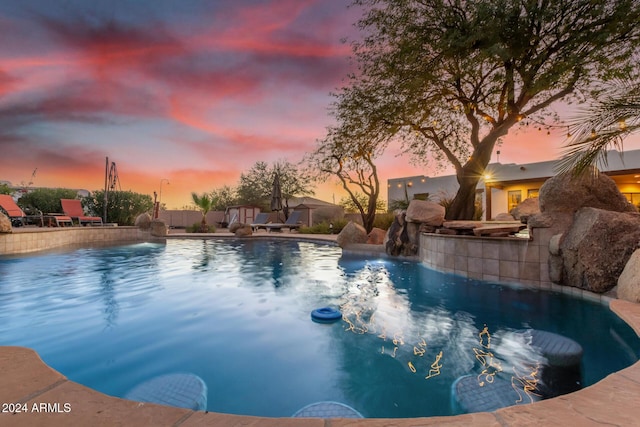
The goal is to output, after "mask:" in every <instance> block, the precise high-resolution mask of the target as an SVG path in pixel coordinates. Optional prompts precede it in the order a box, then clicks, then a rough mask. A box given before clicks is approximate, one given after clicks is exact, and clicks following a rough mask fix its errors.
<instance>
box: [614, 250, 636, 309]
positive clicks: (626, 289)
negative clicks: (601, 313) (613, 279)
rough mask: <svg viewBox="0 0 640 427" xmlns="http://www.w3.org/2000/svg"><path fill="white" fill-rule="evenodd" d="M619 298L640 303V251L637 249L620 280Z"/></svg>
mask: <svg viewBox="0 0 640 427" xmlns="http://www.w3.org/2000/svg"><path fill="white" fill-rule="evenodd" d="M617 290H618V298H620V299H624V300H627V301H631V302H634V303H638V302H640V249H636V250H635V251H634V252H633V254H631V258H629V261H627V264H626V265H625V267H624V269H623V270H622V274H620V277H619V278H618V289H617Z"/></svg>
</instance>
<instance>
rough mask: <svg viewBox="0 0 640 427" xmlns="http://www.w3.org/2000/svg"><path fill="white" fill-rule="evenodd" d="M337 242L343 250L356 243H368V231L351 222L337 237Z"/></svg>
mask: <svg viewBox="0 0 640 427" xmlns="http://www.w3.org/2000/svg"><path fill="white" fill-rule="evenodd" d="M336 242H337V243H338V246H340V247H341V248H344V247H345V246H348V245H350V244H354V243H366V242H367V231H366V230H365V229H364V227H363V226H361V225H360V224H358V223H355V222H353V221H349V223H348V224H347V225H345V226H344V228H343V229H342V231H341V232H340V234H338V237H336Z"/></svg>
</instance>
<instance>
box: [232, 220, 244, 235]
mask: <svg viewBox="0 0 640 427" xmlns="http://www.w3.org/2000/svg"><path fill="white" fill-rule="evenodd" d="M246 226H247V224H243V223H241V222H234V223H233V224H231V225H230V226H229V233H235V232H236V231H237V230H238V229H239V228H242V227H246Z"/></svg>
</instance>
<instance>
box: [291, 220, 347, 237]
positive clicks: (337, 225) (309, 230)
mask: <svg viewBox="0 0 640 427" xmlns="http://www.w3.org/2000/svg"><path fill="white" fill-rule="evenodd" d="M330 224H333V228H332V227H330ZM347 224H348V221H347V220H346V219H336V220H335V221H332V222H329V221H322V222H320V223H318V224H314V225H312V226H311V227H300V233H303V234H338V233H340V232H341V231H342V229H343V228H344V227H345V226H346V225H347Z"/></svg>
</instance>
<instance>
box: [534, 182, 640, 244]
mask: <svg viewBox="0 0 640 427" xmlns="http://www.w3.org/2000/svg"><path fill="white" fill-rule="evenodd" d="M538 202H539V205H540V213H539V214H534V215H532V216H530V217H529V219H528V221H527V224H528V225H529V228H551V229H552V230H553V232H554V233H565V232H566V231H567V230H568V229H569V228H570V227H571V224H572V223H573V217H574V214H575V213H576V212H577V211H578V209H581V208H584V207H591V208H597V209H603V210H607V211H614V212H637V209H636V207H635V206H634V205H632V204H631V203H629V202H628V201H627V198H626V197H624V196H623V195H622V193H620V190H618V187H617V186H616V183H615V182H614V181H613V180H612V179H611V178H609V177H608V176H607V175H604V174H602V173H599V172H597V171H595V172H594V173H586V174H584V175H581V176H579V177H573V176H572V175H570V174H561V175H556V176H554V177H552V178H549V179H548V180H547V181H545V183H544V184H543V185H542V187H541V188H540V196H539V198H538Z"/></svg>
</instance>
